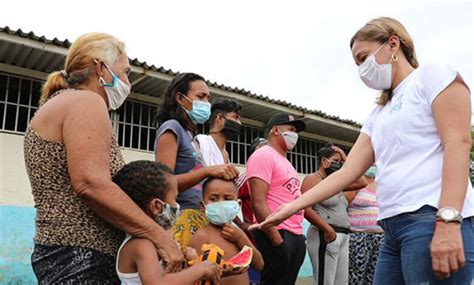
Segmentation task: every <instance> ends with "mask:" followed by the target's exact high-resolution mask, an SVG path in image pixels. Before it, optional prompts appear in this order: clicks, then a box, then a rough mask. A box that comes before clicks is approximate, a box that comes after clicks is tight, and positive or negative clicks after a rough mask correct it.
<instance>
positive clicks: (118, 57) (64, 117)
mask: <svg viewBox="0 0 474 285" xmlns="http://www.w3.org/2000/svg"><path fill="white" fill-rule="evenodd" d="M129 72H130V65H129V62H128V58H127V55H126V53H125V51H124V44H123V43H122V42H121V41H119V40H118V39H117V38H115V37H112V36H110V35H108V34H103V33H90V34H86V35H83V36H81V37H79V38H78V39H77V40H76V41H75V42H74V44H72V45H71V47H70V48H69V51H68V54H67V57H66V62H65V66H64V70H62V71H60V72H53V73H51V74H50V75H49V77H48V79H47V81H46V83H45V85H44V87H43V94H42V97H41V102H40V103H41V106H40V108H39V110H38V111H37V112H36V114H35V116H34V118H33V119H32V121H31V124H30V126H29V128H28V130H27V132H26V135H25V140H24V157H25V164H26V169H27V172H28V177H29V180H30V183H31V188H32V192H33V197H34V201H35V207H36V210H37V211H36V235H35V239H34V250H33V255H32V258H31V259H32V266H33V271H34V272H35V275H36V277H37V279H38V283H40V284H119V283H120V281H119V279H118V278H117V275H116V271H115V255H116V253H117V250H118V248H119V246H120V243H121V242H122V240H123V237H124V235H123V232H122V231H125V232H128V233H130V234H132V235H134V236H137V237H142V238H147V239H149V240H151V241H152V242H153V243H154V244H155V246H156V247H157V249H158V251H159V252H160V254H161V256H162V257H163V259H164V260H165V261H168V269H169V270H174V269H175V268H178V267H179V266H180V261H181V259H182V254H181V252H180V251H179V249H178V247H177V245H176V243H175V242H174V241H173V240H172V239H171V238H170V237H169V235H168V234H166V233H165V232H164V230H163V229H162V228H161V227H160V226H159V225H158V224H157V223H156V222H154V221H153V220H152V219H151V218H150V217H148V216H147V215H146V214H145V213H144V212H143V211H142V210H141V209H140V208H139V207H138V206H137V205H136V204H135V203H133V201H132V200H131V199H130V198H129V197H128V196H127V195H126V194H125V193H124V192H123V191H122V190H121V189H120V188H119V187H118V186H117V185H116V184H114V183H113V182H112V178H111V176H112V175H114V174H115V173H116V172H117V171H118V170H119V169H120V168H121V167H122V166H123V165H124V160H123V158H122V155H121V153H120V149H119V147H118V145H117V142H116V141H115V139H114V137H113V135H112V125H111V121H110V118H109V113H108V112H109V110H115V109H117V108H118V107H119V106H120V105H121V104H122V103H123V101H125V98H126V97H127V96H128V94H129V93H130V82H129V80H128V73H129Z"/></svg>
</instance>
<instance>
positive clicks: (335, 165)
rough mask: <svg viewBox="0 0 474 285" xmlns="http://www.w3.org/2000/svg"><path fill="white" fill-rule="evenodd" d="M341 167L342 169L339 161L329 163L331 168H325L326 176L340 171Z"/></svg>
mask: <svg viewBox="0 0 474 285" xmlns="http://www.w3.org/2000/svg"><path fill="white" fill-rule="evenodd" d="M341 167H342V163H340V162H339V161H333V162H331V166H329V168H326V174H327V175H328V176H329V175H331V174H332V173H334V172H336V171H338V170H339V169H341Z"/></svg>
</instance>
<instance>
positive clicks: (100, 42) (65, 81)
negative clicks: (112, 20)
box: [40, 33, 126, 105]
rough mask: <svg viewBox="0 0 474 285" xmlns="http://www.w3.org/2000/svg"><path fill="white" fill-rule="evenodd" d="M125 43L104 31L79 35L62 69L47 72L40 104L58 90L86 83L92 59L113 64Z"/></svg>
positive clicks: (92, 64) (121, 52) (91, 66)
mask: <svg viewBox="0 0 474 285" xmlns="http://www.w3.org/2000/svg"><path fill="white" fill-rule="evenodd" d="M125 54H126V53H125V44H124V43H123V42H122V41H120V40H119V39H117V38H116V37H114V36H111V35H109V34H105V33H88V34H84V35H82V36H80V37H79V38H78V39H77V40H76V41H75V42H74V43H73V44H72V45H71V47H70V48H69V50H68V52H67V56H66V62H65V64H64V71H65V72H64V71H54V72H52V73H50V74H49V76H48V79H47V80H46V82H45V84H44V85H43V92H42V95H41V98H40V105H42V104H44V103H45V102H46V101H47V100H48V99H49V97H50V96H51V95H52V94H54V93H55V92H57V91H58V90H62V89H66V88H74V87H77V86H80V85H82V84H85V83H87V81H88V80H89V75H90V73H91V69H92V68H93V67H94V59H100V60H102V61H104V62H105V63H107V64H109V65H114V64H115V63H116V61H117V60H118V59H119V57H120V56H121V55H125Z"/></svg>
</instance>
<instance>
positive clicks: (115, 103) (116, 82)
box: [99, 63, 130, 110]
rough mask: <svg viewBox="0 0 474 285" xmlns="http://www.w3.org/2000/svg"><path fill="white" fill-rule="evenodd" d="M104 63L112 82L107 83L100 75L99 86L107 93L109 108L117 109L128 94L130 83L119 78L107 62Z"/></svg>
mask: <svg viewBox="0 0 474 285" xmlns="http://www.w3.org/2000/svg"><path fill="white" fill-rule="evenodd" d="M104 65H105V67H106V68H107V70H108V71H109V72H110V74H112V76H113V80H112V83H107V82H105V80H104V78H103V77H102V76H99V82H100V86H103V87H104V90H105V94H107V99H108V101H109V110H117V109H118V108H119V107H120V106H121V105H122V104H123V102H124V101H125V99H127V96H128V95H129V94H130V85H128V84H127V83H125V82H123V81H122V80H120V78H119V77H118V76H117V75H116V74H114V73H113V72H112V70H111V69H110V67H109V66H108V65H107V64H105V63H104Z"/></svg>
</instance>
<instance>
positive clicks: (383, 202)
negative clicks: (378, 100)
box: [361, 65, 474, 220]
mask: <svg viewBox="0 0 474 285" xmlns="http://www.w3.org/2000/svg"><path fill="white" fill-rule="evenodd" d="M457 76H458V73H457V72H456V71H454V70H452V69H451V68H449V67H447V66H442V65H425V66H421V67H419V68H417V69H415V70H414V71H413V72H412V73H410V74H409V75H408V76H407V78H405V79H404V80H403V81H402V82H401V83H400V84H399V85H398V86H397V87H396V88H395V90H393V97H392V99H391V100H390V101H389V102H388V103H387V104H386V105H385V106H377V107H376V108H375V109H374V110H373V111H372V113H371V114H370V115H369V117H368V118H367V120H366V121H365V123H364V125H363V127H362V130H361V132H362V133H365V134H367V135H368V136H369V137H370V138H371V141H372V146H373V148H374V153H375V163H376V165H377V177H376V187H377V202H378V204H379V208H380V214H379V217H378V219H379V220H380V219H385V218H389V217H393V216H395V215H398V214H401V213H406V212H412V211H416V210H418V209H419V208H421V207H422V206H424V205H430V206H433V207H436V208H438V204H439V199H440V195H441V178H442V167H443V155H444V149H443V146H442V144H441V139H440V136H439V134H438V129H437V128H436V124H435V119H434V117H433V111H432V108H431V107H432V103H433V101H434V100H435V99H436V97H437V96H438V95H439V94H440V93H441V92H442V91H443V90H444V89H446V87H448V85H449V84H451V83H452V82H453V81H454V80H455V79H456V77H457ZM459 78H460V77H459ZM461 80H462V79H461ZM462 216H463V217H470V216H474V193H473V190H472V185H471V182H470V181H469V183H468V189H467V196H466V200H465V202H464V207H463V211H462Z"/></svg>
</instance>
